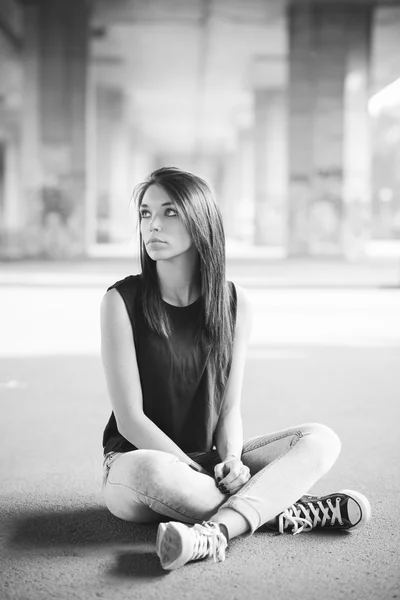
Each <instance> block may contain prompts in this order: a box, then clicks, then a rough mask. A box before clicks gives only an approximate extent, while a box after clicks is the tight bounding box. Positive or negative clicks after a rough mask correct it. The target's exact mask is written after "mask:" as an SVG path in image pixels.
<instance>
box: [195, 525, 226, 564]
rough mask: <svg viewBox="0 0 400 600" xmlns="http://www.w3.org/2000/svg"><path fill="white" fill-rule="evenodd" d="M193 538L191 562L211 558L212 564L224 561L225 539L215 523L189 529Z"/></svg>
mask: <svg viewBox="0 0 400 600" xmlns="http://www.w3.org/2000/svg"><path fill="white" fill-rule="evenodd" d="M191 532H192V535H193V536H194V538H195V539H194V542H193V554H192V558H191V560H196V559H197V558H206V557H207V556H212V557H213V558H214V562H217V560H219V561H224V560H225V548H226V547H227V542H226V538H225V536H224V534H223V533H221V531H220V529H219V526H218V525H217V524H216V523H207V522H204V523H202V524H201V525H200V524H196V525H194V526H193V527H192V528H191Z"/></svg>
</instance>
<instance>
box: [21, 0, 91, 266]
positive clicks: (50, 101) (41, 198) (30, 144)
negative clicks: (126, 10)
mask: <svg viewBox="0 0 400 600" xmlns="http://www.w3.org/2000/svg"><path fill="white" fill-rule="evenodd" d="M23 6H24V22H25V33H24V68H25V85H24V120H23V134H22V135H23V151H22V169H23V180H24V188H25V189H24V202H25V204H26V206H27V211H26V212H27V215H26V220H27V223H29V227H30V231H31V235H30V236H29V237H30V241H29V247H28V248H27V249H26V250H27V252H28V253H30V254H43V255H47V256H50V257H67V256H78V255H81V254H83V253H84V252H85V246H86V239H85V238H86V230H85V199H86V161H87V155H86V110H87V105H86V84H87V63H88V7H87V4H86V2H84V1H81V0H68V1H67V0H42V1H41V2H36V1H25V2H24V4H23Z"/></svg>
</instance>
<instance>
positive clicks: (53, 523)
mask: <svg viewBox="0 0 400 600" xmlns="http://www.w3.org/2000/svg"><path fill="white" fill-rule="evenodd" d="M9 527H10V530H11V536H10V538H9V540H8V545H9V547H11V548H13V547H14V548H15V547H19V546H25V547H29V546H34V547H38V546H40V547H43V546H63V545H75V546H83V545H89V544H92V545H93V544H95V545H96V544H99V545H110V544H115V543H118V544H132V543H134V544H144V543H147V544H148V543H151V544H154V543H155V538H156V531H157V524H153V523H149V524H147V523H146V524H143V525H142V524H137V523H127V522H125V521H121V520H119V519H116V518H115V517H113V516H112V515H111V514H110V513H109V511H108V510H107V509H105V508H87V509H82V510H63V509H60V510H57V511H52V512H46V513H37V512H36V513H27V514H25V515H23V516H19V517H14V516H12V517H11V518H10V521H9Z"/></svg>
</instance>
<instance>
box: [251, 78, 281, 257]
mask: <svg viewBox="0 0 400 600" xmlns="http://www.w3.org/2000/svg"><path fill="white" fill-rule="evenodd" d="M254 96H255V111H254V185H255V192H254V193H255V207H254V242H255V244H256V245H272V246H280V245H283V244H284V243H285V229H286V228H285V218H284V215H285V214H286V194H287V160H286V92H285V91H284V90H283V89H281V88H270V89H256V90H255V92H254Z"/></svg>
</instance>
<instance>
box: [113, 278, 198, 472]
mask: <svg viewBox="0 0 400 600" xmlns="http://www.w3.org/2000/svg"><path fill="white" fill-rule="evenodd" d="M101 357H102V362H103V369H104V374H105V378H106V382H107V388H108V392H109V396H110V400H111V404H112V408H113V411H114V414H115V419H116V422H117V427H118V431H119V432H120V433H121V434H122V435H123V436H124V438H126V439H127V440H128V441H129V442H131V444H133V445H134V446H136V447H137V448H146V449H152V450H161V451H163V452H169V453H171V454H175V455H176V456H178V457H179V458H180V459H181V460H182V461H183V462H185V463H187V464H188V465H190V466H192V467H193V468H195V469H196V470H198V471H200V472H204V473H207V472H206V471H204V469H202V468H201V467H200V466H199V465H198V464H197V463H196V462H195V461H193V460H192V459H191V458H190V457H189V456H188V455H187V454H185V453H184V452H183V451H182V450H181V449H180V448H179V446H177V445H176V444H175V442H173V441H172V440H171V438H169V437H168V436H167V435H166V434H165V433H164V432H163V431H162V430H161V429H160V428H159V427H157V425H155V423H153V421H151V420H150V419H149V418H148V417H147V416H146V415H145V414H144V412H143V396H142V388H141V384H140V377H139V369H138V365H137V358H136V350H135V344H134V341H133V334H132V327H131V323H130V320H129V317H128V313H127V310H126V307H125V304H124V302H123V300H122V298H121V296H120V294H119V293H118V291H117V290H115V289H112V290H110V291H108V292H107V293H106V294H105V296H104V298H103V301H102V303H101ZM207 474H208V473H207Z"/></svg>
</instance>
